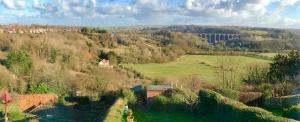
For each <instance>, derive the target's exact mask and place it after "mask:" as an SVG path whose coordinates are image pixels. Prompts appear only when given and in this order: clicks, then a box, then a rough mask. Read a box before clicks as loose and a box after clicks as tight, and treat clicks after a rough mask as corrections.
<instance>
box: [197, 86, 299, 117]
mask: <svg viewBox="0 0 300 122" xmlns="http://www.w3.org/2000/svg"><path fill="white" fill-rule="evenodd" d="M199 99H200V100H199V103H198V108H197V110H198V112H200V113H201V114H210V115H211V116H212V118H214V119H215V121H222V122H241V121H243V122H296V120H293V119H287V118H283V117H279V116H275V115H273V114H272V113H271V112H268V111H266V110H264V109H261V108H257V107H249V106H247V105H245V104H243V103H241V102H238V101H236V100H233V99H230V98H227V97H224V96H222V95H221V94H219V93H217V92H214V91H211V90H207V89H201V90H200V92H199Z"/></svg>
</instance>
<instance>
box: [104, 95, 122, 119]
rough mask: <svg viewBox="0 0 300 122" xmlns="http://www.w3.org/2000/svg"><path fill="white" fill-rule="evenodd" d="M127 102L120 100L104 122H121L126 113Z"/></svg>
mask: <svg viewBox="0 0 300 122" xmlns="http://www.w3.org/2000/svg"><path fill="white" fill-rule="evenodd" d="M125 104H126V102H125V101H124V99H122V98H119V99H117V100H116V102H115V103H114V104H113V105H112V106H111V107H110V108H109V110H108V113H107V115H106V116H105V118H104V120H103V121H104V122H121V121H122V117H123V112H124V106H125Z"/></svg>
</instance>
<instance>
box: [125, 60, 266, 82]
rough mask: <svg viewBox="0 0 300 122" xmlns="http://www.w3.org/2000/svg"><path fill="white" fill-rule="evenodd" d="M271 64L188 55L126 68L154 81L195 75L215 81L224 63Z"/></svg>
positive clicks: (261, 61) (263, 61) (243, 64)
mask: <svg viewBox="0 0 300 122" xmlns="http://www.w3.org/2000/svg"><path fill="white" fill-rule="evenodd" d="M269 62H270V61H268V60H263V59H257V58H251V57H245V56H212V55H186V56H183V57H181V58H179V59H177V60H176V61H173V62H169V63H162V64H157V63H149V64H127V65H125V66H126V67H131V68H133V69H134V70H136V71H137V72H140V73H142V74H143V75H145V76H146V77H150V78H154V79H155V78H166V79H180V78H184V77H189V76H192V75H193V76H198V77H200V78H202V79H204V80H214V79H215V78H216V75H217V71H218V69H219V68H218V66H220V65H221V64H222V63H223V64H224V63H226V64H227V65H239V66H240V67H245V66H247V65H251V64H253V63H269Z"/></svg>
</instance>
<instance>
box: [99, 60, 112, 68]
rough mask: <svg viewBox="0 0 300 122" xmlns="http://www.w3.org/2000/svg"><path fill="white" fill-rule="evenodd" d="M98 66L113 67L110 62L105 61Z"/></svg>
mask: <svg viewBox="0 0 300 122" xmlns="http://www.w3.org/2000/svg"><path fill="white" fill-rule="evenodd" d="M98 66H100V67H112V66H110V65H109V60H106V59H103V60H101V61H100V62H99V63H98Z"/></svg>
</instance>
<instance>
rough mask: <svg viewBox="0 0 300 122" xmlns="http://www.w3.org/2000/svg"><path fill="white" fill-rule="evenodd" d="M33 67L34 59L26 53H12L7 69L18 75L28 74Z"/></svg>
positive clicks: (9, 56)
mask: <svg viewBox="0 0 300 122" xmlns="http://www.w3.org/2000/svg"><path fill="white" fill-rule="evenodd" d="M32 66H33V65H32V59H31V58H30V56H29V54H28V53H27V52H25V51H12V52H10V53H9V54H8V56H7V61H6V67H7V68H8V69H9V70H10V71H12V72H14V73H16V74H17V75H21V74H26V73H28V71H29V70H30V69H31V68H32Z"/></svg>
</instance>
